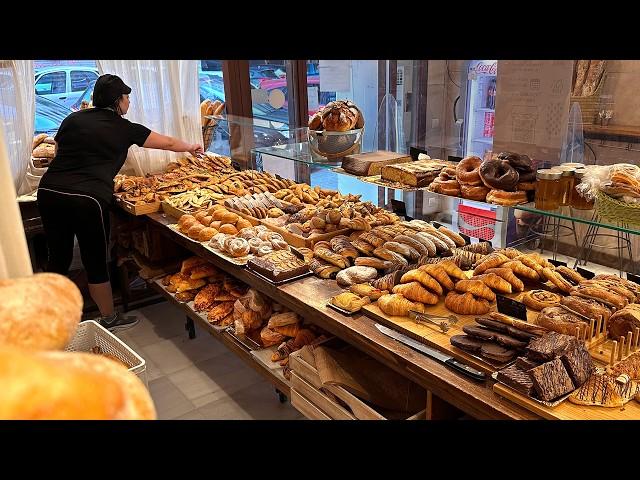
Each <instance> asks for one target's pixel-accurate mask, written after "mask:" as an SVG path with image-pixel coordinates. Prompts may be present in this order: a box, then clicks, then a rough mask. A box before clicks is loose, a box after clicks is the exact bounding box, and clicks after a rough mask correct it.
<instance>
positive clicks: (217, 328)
mask: <svg viewBox="0 0 640 480" xmlns="http://www.w3.org/2000/svg"><path fill="white" fill-rule="evenodd" d="M187 307H189V308H190V309H191V310H192V311H193V313H195V314H196V315H198V316H199V317H200V318H201V319H202V320H204V321H205V322H207V323H208V324H209V325H210V326H211V328H213V329H214V330H215V331H216V332H224V331H225V330H226V329H227V328H229V325H226V326H224V327H221V326H220V325H216V324H214V323H211V322H210V321H209V319H208V318H207V314H206V312H205V313H204V314H203V313H202V312H196V309H195V308H194V305H193V300H192V301H190V302H188V303H187Z"/></svg>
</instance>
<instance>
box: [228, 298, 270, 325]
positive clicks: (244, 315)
mask: <svg viewBox="0 0 640 480" xmlns="http://www.w3.org/2000/svg"><path fill="white" fill-rule="evenodd" d="M271 311H272V310H271V302H269V300H268V299H266V298H265V297H264V296H262V295H261V294H260V293H259V292H257V291H256V290H254V289H250V290H249V291H248V292H247V293H246V294H244V295H243V296H242V297H240V298H238V300H236V303H234V304H233V322H234V326H235V331H236V335H243V334H246V332H248V331H249V330H255V329H258V328H260V327H261V326H262V324H263V323H264V322H265V321H266V320H267V319H268V318H269V317H270V316H271Z"/></svg>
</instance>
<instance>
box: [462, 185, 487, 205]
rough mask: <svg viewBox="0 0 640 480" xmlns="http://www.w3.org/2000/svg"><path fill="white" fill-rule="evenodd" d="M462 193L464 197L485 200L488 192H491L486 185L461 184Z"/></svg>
mask: <svg viewBox="0 0 640 480" xmlns="http://www.w3.org/2000/svg"><path fill="white" fill-rule="evenodd" d="M460 193H461V194H462V198H468V199H469V200H477V201H479V202H484V201H485V199H486V198H487V193H489V189H488V188H487V187H485V186H484V185H478V186H473V185H465V184H461V185H460Z"/></svg>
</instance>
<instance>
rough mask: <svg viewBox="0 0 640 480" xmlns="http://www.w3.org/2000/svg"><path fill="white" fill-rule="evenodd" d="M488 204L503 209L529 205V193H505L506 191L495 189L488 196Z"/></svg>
mask: <svg viewBox="0 0 640 480" xmlns="http://www.w3.org/2000/svg"><path fill="white" fill-rule="evenodd" d="M487 202H489V203H494V204H496V205H502V206H503V207H510V206H513V205H519V204H521V203H527V192H523V191H521V190H519V191H517V192H505V191H504V190H498V189H493V190H491V191H490V192H489V193H488V194H487Z"/></svg>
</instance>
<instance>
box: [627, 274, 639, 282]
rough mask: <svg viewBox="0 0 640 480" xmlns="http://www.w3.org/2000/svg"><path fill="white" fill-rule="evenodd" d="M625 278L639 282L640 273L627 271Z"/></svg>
mask: <svg viewBox="0 0 640 480" xmlns="http://www.w3.org/2000/svg"><path fill="white" fill-rule="evenodd" d="M627 280H631V281H632V282H636V283H640V275H636V274H634V273H629V272H627Z"/></svg>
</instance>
